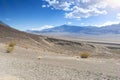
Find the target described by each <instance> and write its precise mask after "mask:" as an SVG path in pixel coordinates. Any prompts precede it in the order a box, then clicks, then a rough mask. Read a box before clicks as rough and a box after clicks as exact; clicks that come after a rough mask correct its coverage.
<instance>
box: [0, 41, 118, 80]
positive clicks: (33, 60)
mask: <svg viewBox="0 0 120 80" xmlns="http://www.w3.org/2000/svg"><path fill="white" fill-rule="evenodd" d="M5 47H6V45H5V44H2V43H0V80H120V59H119V58H117V59H115V58H109V59H105V58H87V59H82V58H79V57H77V56H69V55H65V54H56V53H51V52H47V51H40V50H33V49H25V48H22V47H19V46H16V48H15V50H14V51H13V52H12V53H6V52H5Z"/></svg>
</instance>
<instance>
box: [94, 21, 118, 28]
mask: <svg viewBox="0 0 120 80" xmlns="http://www.w3.org/2000/svg"><path fill="white" fill-rule="evenodd" d="M119 23H120V21H107V22H105V23H102V24H99V25H98V24H95V25H93V26H97V27H104V26H108V25H113V24H119Z"/></svg>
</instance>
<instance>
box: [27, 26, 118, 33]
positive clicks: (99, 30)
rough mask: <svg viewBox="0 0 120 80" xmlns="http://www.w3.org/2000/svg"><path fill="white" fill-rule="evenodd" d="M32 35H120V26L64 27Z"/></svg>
mask: <svg viewBox="0 0 120 80" xmlns="http://www.w3.org/2000/svg"><path fill="white" fill-rule="evenodd" d="M29 32H32V33H59V32H64V33H75V34H89V35H98V34H99V35H101V34H120V24H114V25H109V26H104V27H94V26H70V25H62V26H58V27H54V28H50V29H44V30H42V31H37V30H29Z"/></svg>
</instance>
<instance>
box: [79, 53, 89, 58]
mask: <svg viewBox="0 0 120 80" xmlns="http://www.w3.org/2000/svg"><path fill="white" fill-rule="evenodd" d="M89 56H90V54H89V53H88V52H81V53H80V57H81V58H88V57H89Z"/></svg>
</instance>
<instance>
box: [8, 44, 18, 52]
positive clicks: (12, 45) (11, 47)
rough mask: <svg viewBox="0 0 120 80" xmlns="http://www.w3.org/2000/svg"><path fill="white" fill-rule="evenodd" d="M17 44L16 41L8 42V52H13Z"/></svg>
mask: <svg viewBox="0 0 120 80" xmlns="http://www.w3.org/2000/svg"><path fill="white" fill-rule="evenodd" d="M15 45H16V43H15V42H10V43H8V44H7V49H6V52H7V53H11V52H12V51H13V50H14V48H15Z"/></svg>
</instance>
